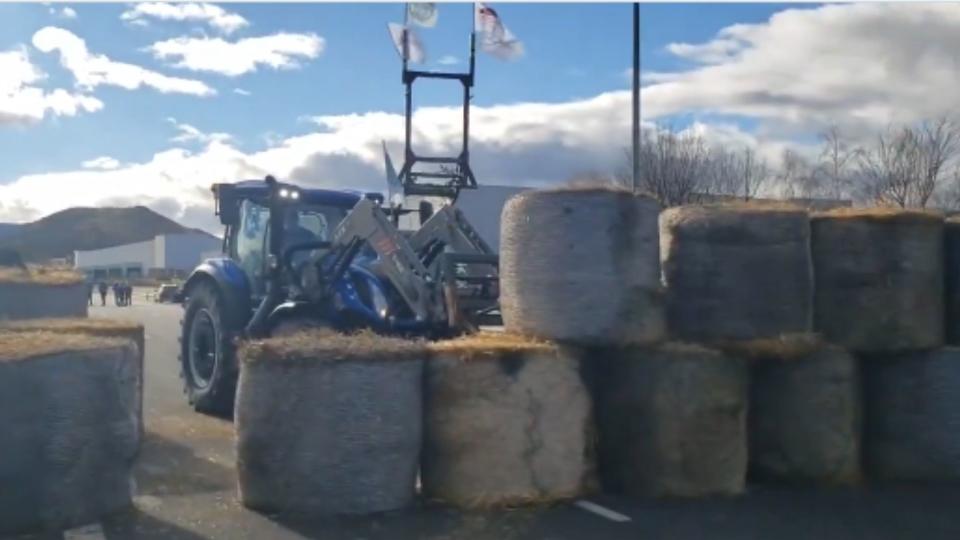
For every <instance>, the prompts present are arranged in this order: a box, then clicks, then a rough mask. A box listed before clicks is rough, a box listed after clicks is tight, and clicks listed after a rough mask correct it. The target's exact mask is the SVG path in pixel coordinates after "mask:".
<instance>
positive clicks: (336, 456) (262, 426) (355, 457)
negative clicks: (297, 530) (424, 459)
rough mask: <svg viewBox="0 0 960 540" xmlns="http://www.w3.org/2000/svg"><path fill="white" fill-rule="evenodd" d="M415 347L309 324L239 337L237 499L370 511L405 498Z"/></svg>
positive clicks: (303, 509) (415, 445)
mask: <svg viewBox="0 0 960 540" xmlns="http://www.w3.org/2000/svg"><path fill="white" fill-rule="evenodd" d="M425 354H426V353H425V350H424V349H423V347H422V346H421V345H419V344H417V343H415V342H409V341H403V340H399V339H395V338H386V337H379V336H374V335H372V334H358V335H352V336H345V335H341V334H334V333H332V332H325V331H309V332H303V333H299V334H296V335H293V336H285V337H283V338H276V339H269V340H265V341H259V342H252V343H248V344H246V345H245V346H244V347H243V348H242V349H241V351H240V358H241V362H242V364H241V369H240V379H239V382H238V391H237V404H236V412H235V426H236V428H235V429H236V438H237V440H236V445H237V475H238V480H239V492H240V501H241V502H242V503H243V504H244V505H245V506H247V507H249V508H253V509H257V510H261V511H270V512H281V513H290V514H311V515H334V514H370V513H375V512H382V511H388V510H395V509H399V508H403V507H405V506H407V505H409V504H411V503H412V502H413V499H414V495H415V489H416V475H417V465H418V460H419V455H420V447H421V426H422V414H423V410H422V394H421V391H422V375H423V358H424V356H425Z"/></svg>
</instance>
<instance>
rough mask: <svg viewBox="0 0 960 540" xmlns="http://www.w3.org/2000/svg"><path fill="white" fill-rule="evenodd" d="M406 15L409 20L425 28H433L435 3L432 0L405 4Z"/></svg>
mask: <svg viewBox="0 0 960 540" xmlns="http://www.w3.org/2000/svg"><path fill="white" fill-rule="evenodd" d="M407 16H408V17H409V18H410V21H411V22H414V23H416V24H419V25H420V26H423V27H425V28H433V27H434V26H436V24H437V4H435V3H433V2H413V3H410V4H407Z"/></svg>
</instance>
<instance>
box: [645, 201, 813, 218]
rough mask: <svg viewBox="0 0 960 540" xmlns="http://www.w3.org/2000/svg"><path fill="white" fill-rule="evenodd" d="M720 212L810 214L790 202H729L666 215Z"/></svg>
mask: <svg viewBox="0 0 960 540" xmlns="http://www.w3.org/2000/svg"><path fill="white" fill-rule="evenodd" d="M720 212H728V213H741V214H762V213H802V214H808V213H809V210H807V208H805V207H803V206H800V205H798V204H796V203H792V202H790V201H755V200H750V201H729V202H715V203H706V204H688V205H684V206H675V207H673V208H668V209H666V210H664V213H665V214H679V215H681V216H686V215H690V214H693V215H704V216H708V215H711V214H716V213H720Z"/></svg>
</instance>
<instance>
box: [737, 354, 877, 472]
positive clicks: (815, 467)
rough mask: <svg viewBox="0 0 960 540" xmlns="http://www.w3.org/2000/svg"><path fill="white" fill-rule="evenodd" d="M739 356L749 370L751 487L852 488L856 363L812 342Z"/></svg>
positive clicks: (857, 440) (857, 429)
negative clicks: (774, 484)
mask: <svg viewBox="0 0 960 540" xmlns="http://www.w3.org/2000/svg"><path fill="white" fill-rule="evenodd" d="M739 354H741V355H742V356H745V357H747V358H748V360H750V363H751V380H750V409H749V413H748V415H747V417H748V425H749V441H750V469H749V476H750V477H751V479H753V480H758V481H777V482H783V483H791V484H792V483H801V484H819V485H851V484H856V483H858V482H859V481H860V480H861V478H862V472H861V467H860V450H861V420H862V410H861V409H862V407H861V395H860V378H859V370H858V363H857V360H856V358H855V357H853V356H852V355H851V354H849V353H847V352H846V351H844V350H843V349H841V348H839V347H836V346H830V345H824V344H822V343H820V342H819V341H818V340H815V339H812V338H811V339H810V341H809V342H807V343H797V344H795V345H793V346H790V344H785V345H783V346H779V347H778V346H776V344H775V346H772V347H769V348H764V347H756V348H754V350H752V351H746V350H741V351H739Z"/></svg>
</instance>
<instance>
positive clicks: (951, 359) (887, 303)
mask: <svg viewBox="0 0 960 540" xmlns="http://www.w3.org/2000/svg"><path fill="white" fill-rule="evenodd" d="M812 231H813V259H814V271H815V275H816V279H817V293H816V301H815V305H816V307H815V320H816V327H817V329H818V330H819V331H820V332H822V333H823V335H824V336H825V338H826V339H828V340H829V341H831V342H834V343H837V344H839V345H842V346H844V347H846V348H848V349H850V350H852V351H855V352H856V353H858V354H859V355H860V357H861V367H862V371H863V384H864V388H863V394H864V400H865V403H864V409H865V411H864V412H865V416H864V440H863V446H864V460H865V462H866V465H867V468H868V471H867V472H868V473H869V474H870V475H871V476H872V477H874V478H883V479H908V480H915V479H922V478H927V477H930V476H932V471H942V470H949V468H950V466H951V458H950V456H951V454H956V452H957V451H960V445H957V444H956V441H953V440H952V439H951V437H950V435H949V433H950V431H951V427H950V426H951V425H955V424H956V421H957V417H956V416H955V415H953V414H952V413H951V412H950V409H949V406H948V405H947V404H948V403H951V402H954V403H955V402H956V401H957V400H958V399H960V378H958V376H957V375H956V374H954V372H953V365H954V364H955V363H956V362H955V359H956V358H955V354H954V353H953V351H952V350H939V351H938V350H937V349H938V348H939V347H941V346H942V345H943V343H944V337H945V328H944V326H945V325H944V318H945V317H944V315H945V313H947V311H946V308H945V301H944V296H945V294H944V293H945V290H947V289H946V285H945V278H944V266H945V265H944V262H945V258H944V245H945V235H944V220H943V216H942V215H941V214H938V213H935V212H928V211H917V210H895V209H877V208H874V209H853V210H851V209H845V210H834V211H830V212H825V213H820V214H815V215H814V216H813V220H812ZM947 241H949V239H948V240H947ZM949 261H950V259H947V264H948V265H949V264H950V262H949ZM948 268H949V266H948ZM948 273H949V272H948ZM946 305H949V300H948V302H947V304H946ZM947 318H948V319H949V315H948V317H947ZM924 351H929V352H924ZM941 432H942V433H945V434H944V435H941ZM900 437H904V438H905V439H902V440H897V439H898V438H900ZM952 461H953V463H952V466H953V467H954V474H957V472H960V468H958V466H960V460H956V459H953V460H952ZM923 463H927V465H922V464H923ZM945 464H946V465H945Z"/></svg>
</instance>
